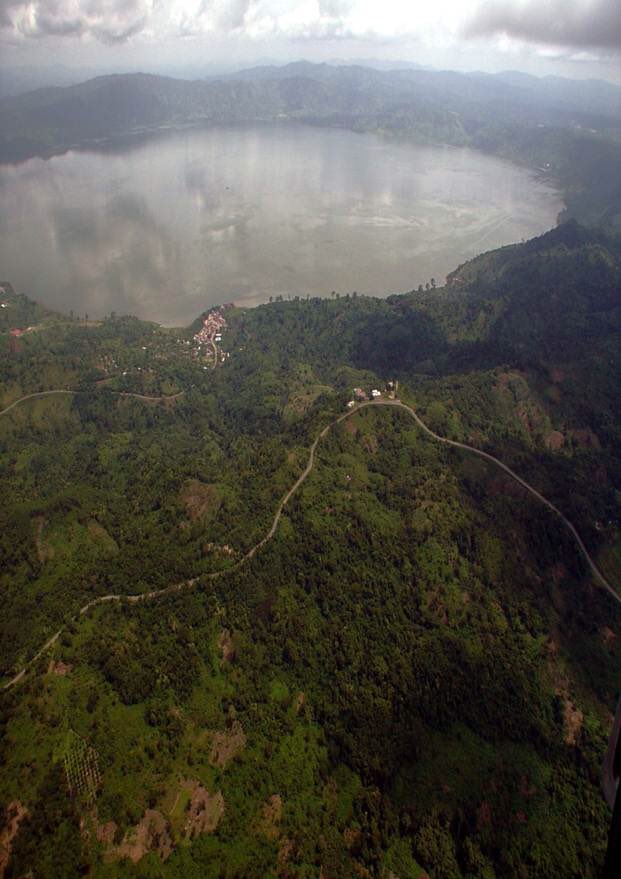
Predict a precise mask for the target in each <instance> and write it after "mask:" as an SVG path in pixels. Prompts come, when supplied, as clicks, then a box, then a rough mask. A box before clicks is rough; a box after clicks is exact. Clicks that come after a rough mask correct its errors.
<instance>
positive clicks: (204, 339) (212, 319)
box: [194, 306, 230, 368]
mask: <svg viewBox="0 0 621 879" xmlns="http://www.w3.org/2000/svg"><path fill="white" fill-rule="evenodd" d="M225 307H226V306H221V307H219V308H214V309H212V310H211V311H210V312H208V314H207V316H206V317H205V318H204V319H203V326H202V327H201V328H200V330H199V331H198V333H195V334H194V342H195V343H196V345H197V348H196V349H195V351H196V353H197V354H198V353H199V352H200V351H201V350H202V349H203V347H204V348H205V352H204V353H205V357H206V358H208V359H209V360H211V361H212V366H213V367H214V368H215V367H216V365H217V363H218V359H219V360H220V362H224V360H226V358H227V357H230V354H229V353H228V352H227V353H225V352H224V351H221V352H220V355H219V357H218V344H220V343H221V342H222V331H223V330H224V328H225V327H226V318H225V317H224V315H223V314H222V309H223V308H225Z"/></svg>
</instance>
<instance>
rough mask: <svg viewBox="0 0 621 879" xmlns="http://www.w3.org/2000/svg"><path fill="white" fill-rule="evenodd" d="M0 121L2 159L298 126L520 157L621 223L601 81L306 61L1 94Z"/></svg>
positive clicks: (594, 217)
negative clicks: (169, 133) (195, 129)
mask: <svg viewBox="0 0 621 879" xmlns="http://www.w3.org/2000/svg"><path fill="white" fill-rule="evenodd" d="M0 120H1V122H2V125H1V130H0V161H5V162H6V161H20V160H23V159H26V158H29V157H31V156H48V155H52V154H54V153H58V152H63V151H65V150H67V149H68V148H70V147H75V146H89V145H90V146H92V145H93V144H94V143H97V142H101V141H106V140H108V139H110V138H117V137H121V136H127V135H133V134H137V133H144V132H151V131H157V130H158V129H161V128H169V127H171V126H181V125H188V124H192V125H196V124H212V125H213V124H226V123H237V122H256V121H266V122H271V121H284V120H298V121H302V122H305V123H310V124H316V125H330V126H339V127H345V128H350V129H354V130H361V131H379V132H388V133H390V134H392V135H398V136H401V137H407V138H408V139H411V140H414V141H416V142H422V143H443V144H451V145H456V146H472V147H474V148H477V149H483V150H485V151H488V152H492V153H494V154H497V155H502V156H506V157H508V158H511V159H513V160H518V161H520V162H524V163H526V164H528V165H530V166H532V167H536V168H540V169H541V170H545V171H546V172H547V173H548V174H550V175H552V176H556V178H557V180H558V183H559V185H560V186H561V187H562V188H563V189H564V190H565V195H566V201H567V204H568V213H569V214H570V215H574V216H576V217H577V218H579V219H580V220H582V221H583V222H601V221H602V220H603V221H605V222H607V223H616V222H617V219H616V218H617V217H618V214H619V206H620V205H621V182H617V183H616V182H615V181H621V148H620V147H619V143H620V142H621V88H618V87H616V86H613V85H610V84H609V83H605V82H601V81H597V80H583V81H571V80H565V79H561V78H559V77H545V78H544V79H538V78H536V77H533V76H529V75H527V74H521V73H515V72H507V73H502V74H495V75H491V74H486V73H468V74H465V73H455V72H450V71H432V70H423V69H410V68H404V69H397V70H378V69H374V68H370V67H362V66H358V65H341V66H334V65H330V64H311V63H310V62H305V61H301V62H296V63H293V64H287V65H285V66H282V67H277V66H263V67H255V68H252V69H250V70H243V71H240V72H237V73H233V74H228V75H226V76H220V77H211V78H208V79H202V80H193V81H189V80H179V79H173V78H171V77H162V76H154V75H151V74H142V73H136V74H122V75H113V76H99V77H96V78H94V79H91V80H88V81H87V82H84V83H80V84H76V85H70V86H66V87H54V88H44V89H38V90H36V91H33V92H29V93H26V94H21V95H17V96H13V97H9V98H4V99H2V100H1V101H0ZM598 181H604V183H605V185H604V186H603V187H602V186H601V185H599V186H598Z"/></svg>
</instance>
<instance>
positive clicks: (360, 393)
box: [347, 381, 397, 409]
mask: <svg viewBox="0 0 621 879" xmlns="http://www.w3.org/2000/svg"><path fill="white" fill-rule="evenodd" d="M396 391H397V383H396V382H392V381H390V382H388V384H387V387H386V390H385V391H384V392H382V391H379V390H378V389H377V388H373V389H372V390H371V393H370V394H367V392H366V391H365V390H363V389H362V388H354V389H353V392H352V393H353V395H354V398H353V400H350V401H349V403H348V404H347V408H348V409H353V408H354V406H355V405H356V403H364V402H366V401H367V400H378V399H379V398H380V397H381V396H382V393H386V394H387V395H388V399H389V400H394V399H395V397H396Z"/></svg>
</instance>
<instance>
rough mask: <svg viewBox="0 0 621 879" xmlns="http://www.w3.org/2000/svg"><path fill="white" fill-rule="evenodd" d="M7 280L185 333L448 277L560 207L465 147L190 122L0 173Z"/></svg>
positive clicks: (76, 305) (55, 302) (553, 197)
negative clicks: (222, 307)
mask: <svg viewBox="0 0 621 879" xmlns="http://www.w3.org/2000/svg"><path fill="white" fill-rule="evenodd" d="M0 199H1V204H2V210H1V212H0V276H1V277H2V278H3V279H7V280H10V281H12V283H13V285H14V286H15V288H16V289H18V290H20V291H21V292H24V293H27V294H29V295H30V296H32V297H34V298H35V299H38V300H40V301H42V302H44V303H45V304H47V305H50V306H52V307H57V308H60V309H62V310H64V311H69V310H70V309H72V310H73V311H74V312H75V313H76V314H83V313H88V314H89V316H90V317H91V318H92V317H97V316H102V315H104V314H108V313H110V311H116V312H118V313H125V312H128V313H134V314H138V315H139V316H141V317H147V318H150V319H152V320H157V321H160V322H162V323H168V324H176V323H187V322H189V321H190V320H192V319H193V318H194V317H195V316H196V315H197V314H198V313H199V312H200V311H201V310H202V309H204V308H205V307H206V306H208V305H210V304H215V303H220V302H228V301H232V300H235V301H239V300H242V299H243V300H246V301H247V302H249V303H255V302H259V301H264V300H265V299H267V298H268V297H269V296H276V295H279V294H282V295H284V296H285V297H286V296H288V295H290V296H296V295H299V296H307V295H328V294H330V292H331V291H332V290H336V291H337V292H339V293H347V292H351V291H353V290H357V291H358V292H360V293H372V294H377V295H386V294H389V293H392V292H401V291H405V290H410V289H412V288H413V287H417V286H418V284H419V283H423V284H424V283H425V282H426V281H428V280H429V279H430V278H432V277H433V278H435V279H436V281H437V282H438V283H440V282H441V281H442V280H443V278H444V276H445V275H446V273H447V272H449V271H451V270H452V269H454V268H456V267H457V265H458V264H459V263H460V262H463V261H464V260H465V259H467V258H469V257H471V256H474V255H475V254H477V253H480V252H481V251H484V250H490V249H492V248H494V247H497V246H499V245H502V244H507V243H510V242H515V241H519V240H521V239H522V238H527V237H531V236H533V235H536V234H539V233H541V232H542V231H544V230H545V229H548V228H550V227H551V226H552V225H554V222H555V218H556V215H557V213H558V212H559V210H560V209H561V208H562V202H561V200H560V197H559V195H558V193H556V192H555V191H554V190H553V189H551V188H550V187H549V186H548V185H546V184H544V183H542V182H541V181H539V180H537V179H536V177H535V176H534V175H533V174H532V173H530V172H529V171H527V170H525V169H523V168H518V167H516V166H513V165H511V164H509V163H507V162H504V161H502V160H500V159H494V158H490V157H488V156H484V155H482V154H479V153H476V152H473V151H471V150H467V149H455V148H450V147H446V148H443V147H421V146H414V145H408V144H404V143H400V142H395V141H390V140H386V139H382V138H379V137H377V136H375V135H372V134H356V133H353V132H349V131H340V130H330V129H319V128H310V127H306V126H292V125H282V126H247V127H230V128H213V129H202V130H196V129H194V130H185V131H177V132H172V133H170V134H168V135H167V136H164V137H160V138H157V139H155V140H154V139H151V140H149V141H146V142H143V143H133V144H125V145H123V146H117V147H116V148H114V149H107V150H105V151H100V152H70V153H68V154H66V155H64V156H60V157H55V158H52V159H48V160H41V159H33V160H31V161H28V162H25V163H23V164H21V165H18V166H2V167H0Z"/></svg>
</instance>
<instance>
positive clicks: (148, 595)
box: [0, 391, 621, 690]
mask: <svg viewBox="0 0 621 879" xmlns="http://www.w3.org/2000/svg"><path fill="white" fill-rule="evenodd" d="M54 393H57V394H58V393H61V394H63V393H64V394H67V393H70V394H72V393H77V392H76V391H41V392H40V393H38V394H29V395H28V396H26V397H22V398H21V399H20V400H16V402H15V403H12V404H11V405H10V406H9V407H8V408H7V409H4V410H3V411H2V412H0V415H4V414H5V412H8V411H10V410H11V409H12V408H13V407H14V406H16V405H17V404H18V403H21V402H22V400H27V399H30V398H31V397H37V396H45V395H47V394H54ZM117 393H119V392H117ZM181 393H183V391H182V392H181ZM126 396H133V397H138V398H139V399H173V398H172V397H165V398H158V397H156V398H152V397H146V398H145V397H143V396H142V395H140V394H126ZM175 396H177V397H178V396H181V394H176V395H175ZM379 406H389V407H391V408H393V409H400V410H402V411H404V412H407V413H408V415H410V416H411V417H412V418H413V419H414V421H415V422H416V424H417V425H418V426H419V427H420V429H421V430H422V431H423V432H424V433H426V434H427V436H429V437H431V438H432V439H433V440H435V441H436V442H439V443H443V444H445V445H447V446H453V447H454V448H457V449H463V450H465V451H467V452H471V453H472V454H474V455H478V456H479V457H480V458H484V459H485V460H486V461H490V462H491V463H492V464H494V465H495V466H496V467H499V468H500V469H501V470H504V472H505V473H507V474H508V475H509V476H511V478H512V479H514V480H515V481H516V482H518V483H519V484H520V485H521V486H522V487H523V488H525V489H526V490H527V491H528V492H529V493H530V494H532V495H533V497H535V498H536V499H537V500H538V501H540V503H542V504H544V505H545V506H546V507H548V509H550V510H552V512H553V513H555V514H556V515H557V516H558V517H559V518H560V520H561V521H562V522H563V524H564V525H565V526H566V528H568V529H569V531H570V532H571V534H572V536H573V538H574V540H575V541H576V544H577V546H578V549H579V550H580V552H581V553H582V555H583V556H584V558H585V559H586V561H587V564H588V566H589V568H590V570H591V573H592V574H593V575H594V577H595V579H596V580H597V581H598V582H599V583H600V585H601V586H603V587H604V589H606V591H607V592H608V593H609V594H610V595H611V596H612V598H614V600H615V601H616V602H617V603H619V604H621V596H620V595H619V594H618V593H617V592H616V591H615V589H614V588H613V587H612V586H611V584H610V583H609V582H608V580H607V579H606V577H604V575H603V574H602V572H601V571H600V570H599V568H598V567H597V565H596V564H595V562H594V561H593V559H592V558H591V556H590V554H589V552H588V550H587V548H586V546H585V545H584V542H583V540H582V538H581V537H580V535H579V534H578V532H577V530H576V528H575V526H574V525H573V524H572V523H571V522H570V521H569V519H567V518H566V517H565V516H564V515H563V513H561V511H560V510H559V509H558V507H556V506H555V505H554V504H553V503H552V502H551V501H549V500H548V499H547V498H546V497H544V496H543V495H542V494H541V493H540V492H539V491H537V489H536V488H533V486H532V485H530V484H529V483H528V482H526V480H525V479H522V477H521V476H519V475H518V474H517V473H516V472H515V471H514V470H512V469H511V468H510V467H508V466H507V465H506V464H503V462H502V461H500V460H499V459H498V458H495V457H494V456H493V455H490V454H489V453H488V452H483V451H482V450H481V449H477V448H476V447H475V446H469V445H468V444H467V443H461V442H458V441H457V440H451V439H448V438H447V437H444V436H440V435H439V434H437V433H435V432H434V431H433V430H431V428H429V427H427V425H426V424H425V422H424V421H423V420H422V419H421V418H420V416H419V415H417V413H416V412H415V410H414V409H413V408H412V407H411V406H408V405H407V403H402V402H401V400H371V401H369V402H366V403H359V404H358V405H357V406H354V407H353V408H352V409H350V410H349V411H348V412H345V413H344V414H343V415H339V417H338V418H335V419H334V421H332V422H331V423H330V424H328V425H327V426H326V427H324V428H323V429H322V430H321V431H320V433H319V434H318V435H317V437H316V438H315V440H314V442H313V443H312V445H311V447H310V450H309V455H308V462H307V464H306V467H305V468H304V470H303V471H302V473H301V474H300V475H299V476H298V478H297V479H296V481H295V482H294V483H293V485H292V486H291V488H290V489H289V491H288V492H287V493H286V494H285V495H284V497H283V498H282V500H281V501H280V503H279V504H278V507H277V509H276V512H275V514H274V519H273V521H272V524H271V527H270V529H269V531H268V532H267V534H266V535H265V537H263V538H262V539H261V540H260V541H259V542H258V543H257V544H255V546H253V547H251V548H250V549H249V550H248V552H247V553H246V554H245V555H244V556H242V558H241V559H239V561H237V562H236V563H235V564H234V565H231V566H230V567H228V568H223V569H222V570H221V571H214V572H213V573H211V574H206V575H204V577H205V578H206V579H209V580H215V579H218V578H219V577H224V576H226V575H228V574H231V573H233V572H234V571H236V570H238V569H239V568H240V567H241V566H242V565H244V564H245V563H246V562H247V561H249V559H251V558H252V557H253V556H254V555H255V553H256V552H258V550H260V549H261V547H263V546H264V545H265V544H266V543H267V542H268V541H270V540H271V539H272V538H273V537H274V535H275V534H276V530H277V528H278V524H279V522H280V519H281V517H282V514H283V512H284V509H285V507H286V506H287V504H288V503H289V501H290V500H291V498H292V497H293V495H294V494H295V493H296V492H297V490H298V489H299V488H300V486H301V485H302V484H303V482H304V481H305V480H306V479H307V478H308V476H309V475H310V474H311V472H312V470H313V468H314V466H315V452H316V450H317V446H318V444H319V442H320V441H321V440H322V439H323V438H324V437H325V436H326V434H327V433H328V432H329V431H330V430H332V428H333V427H335V426H336V425H337V424H340V423H341V421H344V420H345V419H346V418H350V417H351V416H352V415H354V414H355V413H356V412H359V411H360V410H361V409H366V408H367V407H374V408H376V407H379ZM198 580H199V578H198V577H194V578H193V579H191V580H184V581H182V582H181V583H175V584H174V585H172V586H166V587H165V588H163V589H156V590H154V591H153V592H143V593H142V594H138V595H135V594H134V595H100V596H99V597H98V598H93V599H92V600H91V601H89V602H88V604H85V605H84V607H82V608H81V609H80V610H79V611H78V613H77V614H75V616H74V617H73V618H72V620H77V619H79V617H81V616H84V614H86V613H88V611H89V610H90V609H91V608H93V607H96V606H97V605H99V604H105V603H107V602H111V601H126V602H128V603H131V604H137V603H139V602H141V601H149V600H151V599H154V598H160V597H162V596H164V595H171V594H173V593H175V592H181V591H182V590H183V589H189V588H192V587H193V586H194V585H195V583H197V582H198ZM64 628H65V626H62V627H61V628H60V629H59V630H58V631H57V632H56V633H55V634H54V635H53V636H52V637H51V638H50V639H49V640H48V641H46V642H45V644H44V645H43V646H42V647H41V648H40V650H39V651H38V652H37V653H36V654H35V655H34V656H33V657H32V659H30V660H29V662H27V663H26V665H25V666H24V668H22V669H21V671H20V672H18V673H17V674H16V675H15V677H14V678H12V679H11V680H10V681H8V682H7V683H5V684H4V685H3V687H2V689H4V690H7V689H9V687H13V686H14V685H15V684H17V683H18V682H19V681H20V680H22V678H23V677H24V676H25V674H26V672H27V670H28V669H29V668H30V667H31V666H32V665H34V663H36V662H37V661H38V660H39V659H40V658H41V656H42V655H43V654H44V653H45V652H46V651H47V650H49V649H50V648H51V647H52V646H53V645H54V644H55V643H56V641H57V640H58V638H59V637H60V635H61V634H62V632H63V631H64Z"/></svg>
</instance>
